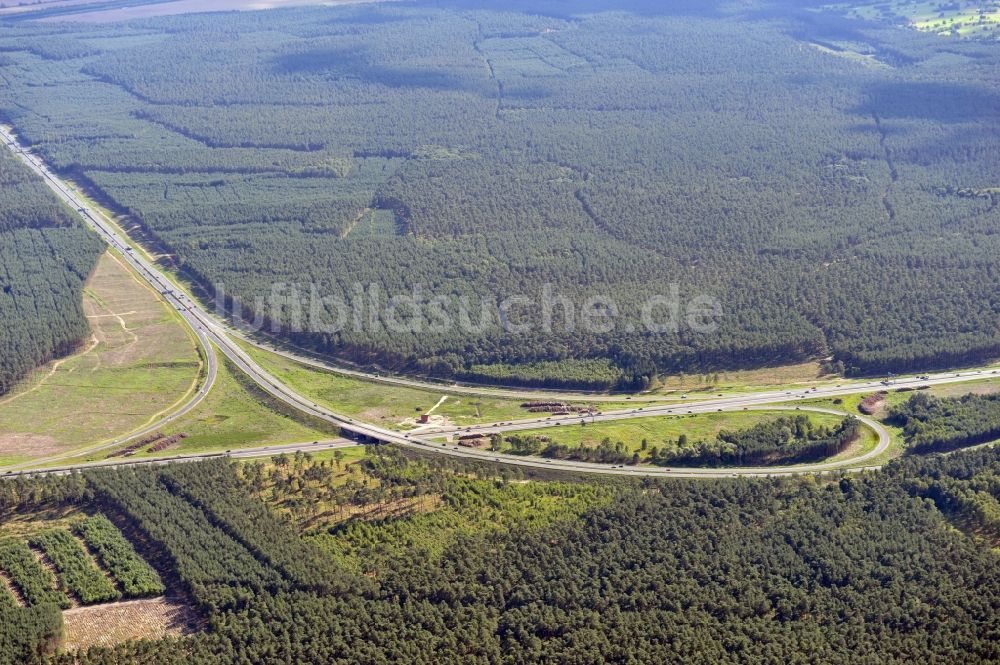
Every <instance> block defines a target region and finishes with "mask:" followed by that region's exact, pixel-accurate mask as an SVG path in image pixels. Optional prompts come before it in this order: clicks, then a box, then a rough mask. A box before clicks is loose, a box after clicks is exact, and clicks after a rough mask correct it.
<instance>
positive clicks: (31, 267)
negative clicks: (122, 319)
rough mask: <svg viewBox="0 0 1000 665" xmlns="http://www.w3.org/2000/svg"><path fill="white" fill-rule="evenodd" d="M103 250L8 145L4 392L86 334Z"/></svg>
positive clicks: (2, 287)
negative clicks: (91, 285)
mask: <svg viewBox="0 0 1000 665" xmlns="http://www.w3.org/2000/svg"><path fill="white" fill-rule="evenodd" d="M100 251H101V244H100V242H99V241H98V240H97V238H96V237H92V235H91V234H89V233H87V232H86V231H84V230H83V229H82V228H80V227H79V226H77V225H76V224H75V223H74V222H73V221H72V219H71V217H70V215H69V214H68V213H67V212H66V211H65V210H64V209H63V208H62V207H61V206H60V204H59V202H58V200H57V199H56V198H55V197H54V196H53V195H52V194H50V193H49V191H48V190H47V189H46V188H45V186H44V185H43V184H42V183H41V181H39V180H38V179H37V178H36V177H35V176H34V175H33V174H32V173H31V171H29V170H28V168H27V167H25V166H23V165H22V164H21V163H20V162H18V161H17V159H16V158H15V157H14V156H13V155H12V154H10V153H9V151H8V150H7V149H6V148H3V149H0V320H2V321H3V326H2V328H0V395H2V394H3V393H5V392H7V391H9V390H10V389H11V387H12V386H13V385H14V384H15V383H16V382H17V381H18V379H21V378H23V377H24V376H25V374H27V373H28V372H29V371H31V370H32V369H34V368H35V367H37V366H38V365H40V364H42V363H44V362H46V361H48V360H51V359H53V358H55V357H58V356H61V355H65V354H66V353H68V352H69V351H71V350H72V349H74V348H75V347H76V346H77V345H78V344H79V343H80V342H81V341H82V340H83V339H84V337H86V335H87V334H88V332H89V330H90V328H89V326H88V325H87V321H86V319H85V318H84V316H83V309H82V298H83V283H84V281H85V280H86V279H87V277H88V276H89V275H90V271H91V270H92V269H93V267H94V265H95V264H96V262H97V258H98V256H100Z"/></svg>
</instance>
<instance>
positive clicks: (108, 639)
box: [63, 598, 198, 651]
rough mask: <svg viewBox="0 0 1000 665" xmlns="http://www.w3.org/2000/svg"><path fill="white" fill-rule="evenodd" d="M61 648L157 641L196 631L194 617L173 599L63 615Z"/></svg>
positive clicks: (188, 608) (96, 607)
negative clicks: (143, 640)
mask: <svg viewBox="0 0 1000 665" xmlns="http://www.w3.org/2000/svg"><path fill="white" fill-rule="evenodd" d="M63 621H64V622H65V626H66V627H65V636H66V639H65V648H66V649H68V650H71V651H73V650H77V649H86V648H87V647H92V646H113V645H115V644H121V643H122V642H126V641H128V640H139V639H151V640H157V639H162V638H164V637H168V636H179V635H189V634H191V633H193V632H195V631H197V630H198V616H197V614H196V613H195V611H194V609H193V608H192V607H191V606H189V605H188V604H187V603H185V602H183V601H182V600H180V599H177V598H154V599H151V600H130V601H125V602H121V603H108V604H106V605H93V606H91V607H78V608H74V609H71V610H67V611H66V612H63Z"/></svg>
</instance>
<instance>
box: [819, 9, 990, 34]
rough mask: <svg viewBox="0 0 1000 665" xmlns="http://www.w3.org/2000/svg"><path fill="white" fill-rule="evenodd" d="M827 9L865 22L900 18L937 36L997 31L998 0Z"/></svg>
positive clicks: (918, 28)
mask: <svg viewBox="0 0 1000 665" xmlns="http://www.w3.org/2000/svg"><path fill="white" fill-rule="evenodd" d="M830 8H831V9H835V10H837V11H840V12H842V13H844V14H845V15H846V16H849V17H851V18H859V19H864V20H868V21H892V20H896V19H904V20H906V21H907V22H908V23H909V25H910V26H911V27H913V28H915V29H917V30H921V31H923V32H932V33H935V34H938V35H953V36H958V37H978V38H982V37H991V36H995V35H997V34H1000V2H996V1H995V0H993V1H990V2H982V1H971V0H959V1H957V2H952V1H945V0H938V1H934V0H931V1H929V2H928V1H926V0H894V1H892V2H866V3H862V4H836V5H831V6H830Z"/></svg>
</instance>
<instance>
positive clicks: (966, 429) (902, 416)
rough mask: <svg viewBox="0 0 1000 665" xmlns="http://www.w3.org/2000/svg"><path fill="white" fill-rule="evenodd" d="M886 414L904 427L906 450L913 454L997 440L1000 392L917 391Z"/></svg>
mask: <svg viewBox="0 0 1000 665" xmlns="http://www.w3.org/2000/svg"><path fill="white" fill-rule="evenodd" d="M889 417H890V420H892V421H894V422H895V423H896V424H898V425H900V426H901V427H902V428H903V437H904V439H905V441H906V445H907V450H908V451H909V452H913V453H932V452H947V451H949V450H955V449H956V448H963V447H966V446H973V445H976V444H980V443H987V442H990V441H994V440H997V439H1000V395H976V394H969V395H965V396H963V397H953V398H947V397H934V396H933V395H927V394H925V393H917V394H916V395H913V396H912V397H911V398H910V399H909V400H907V401H906V402H905V403H903V404H900V405H899V406H896V407H894V408H893V409H892V411H891V412H890V414H889Z"/></svg>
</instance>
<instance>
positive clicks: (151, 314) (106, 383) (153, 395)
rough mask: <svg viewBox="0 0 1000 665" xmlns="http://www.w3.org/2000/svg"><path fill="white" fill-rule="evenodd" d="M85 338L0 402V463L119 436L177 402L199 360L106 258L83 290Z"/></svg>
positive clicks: (176, 327) (185, 335)
mask: <svg viewBox="0 0 1000 665" xmlns="http://www.w3.org/2000/svg"><path fill="white" fill-rule="evenodd" d="M83 305H84V310H85V312H86V314H87V318H88V319H89V321H90V324H91V329H92V331H93V338H92V339H91V340H88V341H87V342H86V344H85V347H84V348H83V349H82V350H81V351H80V352H78V353H77V354H75V355H73V356H70V357H68V358H64V359H62V360H59V361H56V362H53V363H50V364H48V365H46V366H44V367H42V368H40V369H39V370H37V371H36V372H35V373H34V374H33V375H32V376H31V377H30V378H29V379H28V380H26V381H25V382H24V383H23V384H22V386H21V387H20V388H19V389H18V390H16V391H15V392H14V393H12V394H11V395H9V396H7V397H5V398H4V399H2V400H0V464H3V465H9V464H14V463H18V462H23V461H28V460H31V459H37V458H39V457H45V456H50V455H54V454H60V453H65V452H71V451H72V450H74V449H77V448H81V447H86V446H89V445H93V444H95V443H99V442H101V441H105V440H108V439H113V438H116V437H119V436H121V435H123V434H127V433H128V432H131V431H134V430H136V429H139V428H141V427H143V426H144V425H146V424H148V423H149V422H151V421H152V420H153V419H155V418H156V417H157V416H159V415H161V414H164V413H166V412H168V411H170V410H171V409H172V408H175V407H176V406H179V405H180V404H182V403H183V402H184V401H185V400H186V399H188V398H189V396H190V395H191V394H192V392H193V391H194V390H195V389H196V383H197V381H198V377H199V374H200V371H201V365H202V360H201V357H200V355H199V353H198V348H197V346H196V342H195V339H194V337H193V335H192V334H191V333H190V332H189V331H188V330H187V329H186V328H185V327H184V325H183V324H182V323H181V321H180V319H179V318H178V317H177V315H176V314H175V313H174V312H173V311H172V310H171V309H170V308H168V307H167V306H166V304H164V303H163V302H161V301H160V300H159V298H158V296H157V295H156V294H154V293H153V292H152V291H151V290H149V289H148V288H146V287H145V286H144V285H143V284H142V283H141V282H140V281H139V280H138V278H136V277H135V276H134V275H133V274H132V273H131V272H130V271H129V270H128V269H127V268H125V267H124V266H123V265H122V264H121V263H119V261H118V260H117V259H115V258H114V257H113V256H112V255H110V254H107V255H105V256H104V257H102V258H101V260H100V263H99V264H98V266H97V268H96V270H95V271H94V274H93V275H92V276H91V278H90V280H89V281H88V283H87V286H86V289H85V292H84V303H83Z"/></svg>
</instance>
